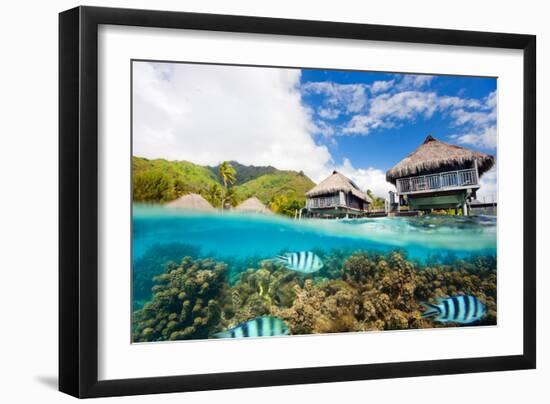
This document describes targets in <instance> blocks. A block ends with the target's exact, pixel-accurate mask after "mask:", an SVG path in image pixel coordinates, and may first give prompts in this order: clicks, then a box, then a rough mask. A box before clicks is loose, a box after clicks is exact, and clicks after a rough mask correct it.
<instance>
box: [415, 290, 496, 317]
mask: <svg viewBox="0 0 550 404" xmlns="http://www.w3.org/2000/svg"><path fill="white" fill-rule="evenodd" d="M436 300H437V304H431V303H421V304H422V305H423V306H424V307H425V309H426V311H425V312H424V313H422V317H424V318H427V317H433V318H434V320H435V321H439V322H441V323H460V324H470V323H473V322H476V321H479V320H481V319H482V318H483V317H485V314H486V313H487V309H486V308H485V305H484V304H483V303H481V302H480V301H479V300H478V299H477V298H476V297H474V296H469V295H459V296H451V297H443V298H441V297H440V298H438V299H436Z"/></svg>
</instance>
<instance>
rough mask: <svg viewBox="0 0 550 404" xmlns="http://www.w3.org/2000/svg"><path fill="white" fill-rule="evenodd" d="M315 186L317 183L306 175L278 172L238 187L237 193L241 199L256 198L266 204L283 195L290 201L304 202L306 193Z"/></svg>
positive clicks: (294, 172) (293, 172)
mask: <svg viewBox="0 0 550 404" xmlns="http://www.w3.org/2000/svg"><path fill="white" fill-rule="evenodd" d="M237 173H238V171H237ZM314 186H315V183H314V182H313V181H311V180H310V179H309V178H308V177H307V176H306V175H305V174H304V173H298V172H296V171H280V170H276V171H275V172H273V173H270V174H265V175H262V176H260V177H258V178H254V179H252V180H250V181H248V182H245V183H244V184H242V185H239V186H237V187H236V193H237V196H238V198H239V199H242V200H245V199H247V198H250V197H252V196H255V197H256V198H258V199H259V200H260V201H262V202H263V203H265V204H269V203H271V202H272V201H273V199H274V198H275V197H277V196H282V195H283V196H285V197H286V198H288V199H296V200H299V201H304V200H305V193H306V192H307V191H309V190H310V189H311V188H313V187H314Z"/></svg>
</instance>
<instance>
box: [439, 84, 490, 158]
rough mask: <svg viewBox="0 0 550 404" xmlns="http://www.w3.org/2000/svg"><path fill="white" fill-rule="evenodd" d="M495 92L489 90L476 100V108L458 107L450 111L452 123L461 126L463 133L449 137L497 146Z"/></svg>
mask: <svg viewBox="0 0 550 404" xmlns="http://www.w3.org/2000/svg"><path fill="white" fill-rule="evenodd" d="M496 100H497V93H496V91H493V92H491V93H490V94H489V95H488V96H487V97H485V98H484V99H483V101H482V102H481V103H479V102H478V104H477V105H476V107H477V108H478V109H476V110H465V109H464V108H458V109H455V110H453V111H452V112H451V116H452V117H453V118H454V125H455V126H460V127H463V129H464V131H465V133H459V134H453V135H450V136H449V137H450V138H451V139H454V140H456V141H457V142H458V143H461V144H466V145H472V146H477V147H482V148H486V149H496V147H497V104H496V102H497V101H496Z"/></svg>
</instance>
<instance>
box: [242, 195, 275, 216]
mask: <svg viewBox="0 0 550 404" xmlns="http://www.w3.org/2000/svg"><path fill="white" fill-rule="evenodd" d="M235 210H238V211H240V212H254V213H266V214H271V213H273V212H272V211H271V210H269V209H268V208H267V206H265V205H264V204H263V203H262V202H261V201H260V200H259V199H258V198H256V197H254V196H253V197H252V198H248V199H247V200H246V201H244V202H242V203H241V204H239V206H237V207H236V208H235Z"/></svg>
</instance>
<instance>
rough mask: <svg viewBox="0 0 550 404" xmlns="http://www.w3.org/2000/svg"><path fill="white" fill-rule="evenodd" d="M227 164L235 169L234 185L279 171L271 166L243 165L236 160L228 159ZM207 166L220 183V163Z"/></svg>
mask: <svg viewBox="0 0 550 404" xmlns="http://www.w3.org/2000/svg"><path fill="white" fill-rule="evenodd" d="M229 164H231V165H232V166H233V168H234V169H235V170H237V181H236V182H235V185H241V184H244V183H245V182H248V181H250V180H253V179H255V178H258V177H261V176H262V175H265V174H273V173H276V172H278V171H279V170H277V169H276V168H275V167H272V166H245V165H243V164H240V163H239V162H237V161H230V162H229ZM207 168H208V169H209V170H211V171H212V173H214V175H215V176H216V178H217V179H218V181H219V182H220V183H221V182H222V178H221V176H220V172H219V168H220V165H219V164H218V165H217V166H213V167H212V166H207Z"/></svg>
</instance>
